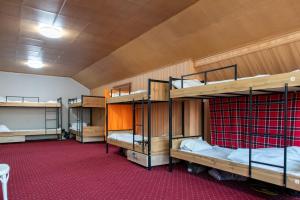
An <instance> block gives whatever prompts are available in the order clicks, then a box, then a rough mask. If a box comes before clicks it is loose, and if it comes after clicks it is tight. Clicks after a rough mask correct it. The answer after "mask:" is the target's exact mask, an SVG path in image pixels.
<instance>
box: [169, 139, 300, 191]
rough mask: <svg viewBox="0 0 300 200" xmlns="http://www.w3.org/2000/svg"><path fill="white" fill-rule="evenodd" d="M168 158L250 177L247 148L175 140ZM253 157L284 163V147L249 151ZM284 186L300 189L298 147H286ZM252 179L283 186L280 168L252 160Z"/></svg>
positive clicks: (196, 140) (199, 141) (269, 161)
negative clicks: (285, 177) (231, 147)
mask: <svg viewBox="0 0 300 200" xmlns="http://www.w3.org/2000/svg"><path fill="white" fill-rule="evenodd" d="M172 146H173V148H172V149H171V152H170V153H171V157H172V158H177V159H180V160H185V161H188V162H192V163H197V164H200V165H204V166H208V167H212V168H215V169H219V170H223V171H227V172H230V173H234V174H238V175H241V176H245V177H249V149H230V148H223V147H219V146H211V145H209V144H208V143H206V142H205V141H203V140H202V139H201V138H199V139H174V140H173V142H172ZM252 154H253V155H252V160H255V161H257V162H265V163H266V162H268V163H269V164H271V165H282V166H283V148H260V149H253V150H252ZM287 155H288V157H287V179H286V187H287V188H290V189H293V190H297V191H300V147H295V146H290V147H288V148H287ZM251 178H254V179H257V180H261V181H264V182H268V183H272V184H275V185H279V186H284V173H283V169H282V168H278V167H274V166H268V165H263V164H257V163H253V164H252V165H251Z"/></svg>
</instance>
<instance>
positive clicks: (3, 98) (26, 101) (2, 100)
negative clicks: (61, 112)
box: [0, 97, 57, 103]
mask: <svg viewBox="0 0 300 200" xmlns="http://www.w3.org/2000/svg"><path fill="white" fill-rule="evenodd" d="M0 102H11V103H23V102H24V103H57V101H56V100H49V101H40V102H37V101H28V100H24V101H21V100H9V99H8V100H7V101H6V98H5V97H0Z"/></svg>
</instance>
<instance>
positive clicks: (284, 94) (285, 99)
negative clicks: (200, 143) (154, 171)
mask: <svg viewBox="0 0 300 200" xmlns="http://www.w3.org/2000/svg"><path fill="white" fill-rule="evenodd" d="M229 68H233V69H234V80H235V81H236V80H237V79H238V73H237V72H238V71H237V65H231V66H226V67H221V68H217V69H212V70H207V71H202V72H198V73H193V74H187V75H183V76H181V78H173V77H170V78H169V89H170V92H171V90H172V89H173V85H172V81H174V80H181V88H183V81H184V80H186V79H184V78H186V77H189V76H194V75H198V74H203V75H204V81H203V82H204V84H205V85H206V84H207V74H208V73H210V72H215V71H219V70H224V69H229ZM282 87H283V88H284V91H283V92H277V91H271V90H267V89H264V90H255V91H259V92H263V94H257V95H254V94H253V89H252V87H250V88H249V93H248V94H239V93H222V94H228V95H234V97H239V96H247V97H248V101H249V107H248V110H249V116H247V118H248V119H249V121H248V127H249V128H248V131H249V133H246V134H247V135H248V138H249V166H248V168H249V172H248V173H249V178H252V164H253V163H255V164H261V165H267V166H272V167H277V168H281V169H283V186H284V187H286V183H287V145H288V144H287V124H288V122H287V121H288V93H289V90H288V87H289V86H288V84H287V83H285V84H284V85H283V86H282ZM175 89H177V88H175ZM276 93H277V94H282V100H280V101H275V102H272V101H271V102H268V104H272V103H279V104H282V105H283V113H284V122H283V124H284V127H283V136H280V138H282V137H283V140H284V145H283V146H284V147H283V148H284V155H283V156H284V161H283V166H282V165H275V164H270V163H267V162H258V161H255V160H253V159H252V149H253V148H252V145H253V141H252V140H253V136H254V135H256V134H258V133H255V132H254V131H253V123H251V122H252V120H253V109H254V108H255V107H256V106H257V105H258V104H257V103H255V102H253V97H254V96H256V97H257V96H259V95H271V94H276ZM216 97H224V96H217V95H213V96H211V95H205V96H196V97H186V98H184V99H200V100H201V101H202V106H201V110H202V111H201V122H200V123H201V136H202V138H203V139H205V138H204V136H205V135H204V134H205V131H204V130H205V129H204V126H205V123H204V117H205V110H204V102H203V100H205V99H211V98H216ZM225 97H228V96H225ZM184 99H183V101H184ZM172 102H173V99H172V98H171V95H169V171H170V172H172V169H173V162H172V160H173V158H172V156H171V149H172V139H178V138H191V137H199V136H200V135H198V136H185V135H184V131H183V137H176V138H173V130H172V108H173V106H172ZM253 107H254V108H253ZM182 112H183V113H184V107H183V111H182ZM182 118H183V119H182V127H183V128H184V116H182ZM249 122H250V123H249ZM267 135H268V136H270V133H267ZM268 145H269V144H268Z"/></svg>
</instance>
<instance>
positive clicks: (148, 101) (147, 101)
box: [105, 79, 169, 170]
mask: <svg viewBox="0 0 300 200" xmlns="http://www.w3.org/2000/svg"><path fill="white" fill-rule="evenodd" d="M152 83H165V84H169V81H165V80H158V79H148V85H147V99H144V98H143V99H142V100H140V101H135V100H134V99H133V100H132V101H130V102H122V103H106V108H107V109H106V117H105V118H106V148H105V149H106V153H108V149H109V144H108V142H107V139H108V132H109V130H108V110H109V109H108V106H109V104H131V105H132V114H133V115H132V132H133V138H132V150H133V151H134V152H137V151H136V149H135V144H136V142H137V141H136V140H135V135H136V127H137V126H139V127H142V130H141V132H142V141H141V142H139V143H140V144H141V145H142V154H144V155H147V159H148V167H147V169H148V170H151V168H152V163H151V136H152V129H151V124H152V121H151V108H152V103H161V102H168V101H155V100H151V84H152ZM111 94H112V93H111ZM138 104H139V105H141V108H140V110H141V112H142V119H141V121H142V122H141V123H140V124H136V110H137V109H138V108H137V107H136V106H137V105H138ZM146 104H147V124H148V127H147V141H145V119H144V115H145V106H146ZM115 131H118V130H115ZM120 131H121V130H120ZM146 145H147V152H146V153H145V149H146V148H145V147H146ZM138 153H141V152H138Z"/></svg>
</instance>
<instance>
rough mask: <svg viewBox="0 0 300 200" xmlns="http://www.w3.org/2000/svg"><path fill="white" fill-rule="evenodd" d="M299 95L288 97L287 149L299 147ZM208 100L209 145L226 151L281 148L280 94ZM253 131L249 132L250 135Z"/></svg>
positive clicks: (281, 111)
mask: <svg viewBox="0 0 300 200" xmlns="http://www.w3.org/2000/svg"><path fill="white" fill-rule="evenodd" d="M299 95H300V93H295V92H291V93H289V94H288V112H287V116H288V118H287V119H288V120H287V126H286V127H287V145H288V146H300V96H299ZM252 98H253V99H252V102H253V104H252V105H253V106H252V120H250V112H249V97H247V96H242V97H226V98H224V97H216V98H214V99H210V102H209V105H210V116H211V122H210V123H211V143H212V144H213V145H219V146H222V147H228V148H249V144H250V137H251V140H252V142H251V144H252V145H251V147H252V148H267V147H284V104H283V94H273V95H257V96H253V97H252ZM251 127H252V131H251ZM250 132H251V133H250Z"/></svg>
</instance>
